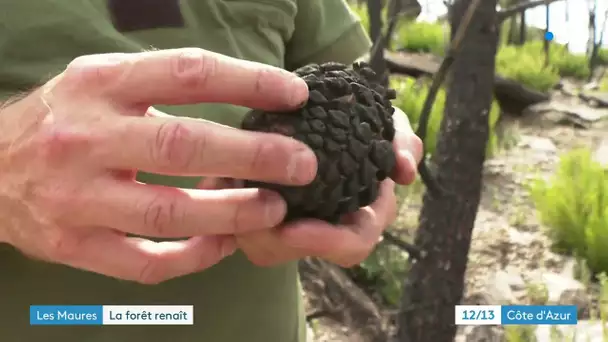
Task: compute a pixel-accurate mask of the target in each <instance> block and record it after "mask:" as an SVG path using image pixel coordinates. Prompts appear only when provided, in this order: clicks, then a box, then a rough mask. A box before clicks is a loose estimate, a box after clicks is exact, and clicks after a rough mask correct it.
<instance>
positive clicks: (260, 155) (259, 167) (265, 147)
mask: <svg viewBox="0 0 608 342" xmlns="http://www.w3.org/2000/svg"><path fill="white" fill-rule="evenodd" d="M272 148H273V145H270V144H268V143H266V142H263V141H260V142H259V143H256V144H254V150H253V153H251V154H250V156H251V160H250V161H249V165H248V167H249V169H248V170H247V172H248V173H250V174H253V175H255V174H263V173H264V170H263V169H264V168H267V167H269V166H273V163H270V162H269V161H270V160H271V159H272V158H267V156H269V155H270V154H271V153H269V151H270V149H272ZM278 155H280V154H278V153H277V154H275V156H278ZM264 161H268V162H267V163H266V162H264Z"/></svg>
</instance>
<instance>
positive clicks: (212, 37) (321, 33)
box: [0, 0, 370, 342]
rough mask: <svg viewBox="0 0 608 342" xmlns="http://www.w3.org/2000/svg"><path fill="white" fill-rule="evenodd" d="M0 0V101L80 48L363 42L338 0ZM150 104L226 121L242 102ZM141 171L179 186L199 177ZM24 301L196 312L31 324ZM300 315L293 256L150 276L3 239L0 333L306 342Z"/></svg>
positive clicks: (316, 51)
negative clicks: (182, 316) (34, 256)
mask: <svg viewBox="0 0 608 342" xmlns="http://www.w3.org/2000/svg"><path fill="white" fill-rule="evenodd" d="M0 6H1V8H2V11H0V25H1V27H2V29H1V30H0V101H2V100H5V99H6V98H7V97H9V96H11V95H14V94H16V93H17V92H19V91H26V90H29V89H31V88H32V87H35V86H37V85H40V84H41V83H43V82H44V81H45V80H48V79H49V78H50V77H51V76H52V75H54V74H57V73H58V72H61V71H62V70H63V69H64V68H65V66H66V64H67V63H69V62H70V61H71V60H72V59H73V58H75V57H77V56H79V55H85V54H95V53H108V52H137V51H142V50H145V49H152V48H155V49H167V48H177V47H201V48H204V49H207V50H212V51H216V52H219V53H223V54H226V55H230V56H234V57H238V58H243V59H248V60H254V61H258V62H263V63H267V64H271V65H275V66H278V67H283V68H286V69H290V70H293V69H294V68H296V67H299V66H302V65H304V64H307V63H310V62H323V61H330V60H333V61H340V62H345V63H349V62H352V61H353V60H354V59H355V58H357V57H359V56H361V55H363V54H364V53H365V52H366V51H367V50H368V49H369V47H370V44H369V40H368V38H367V36H366V34H365V32H364V31H363V30H362V27H361V26H360V24H359V22H358V19H357V18H356V17H355V16H354V15H353V14H352V13H351V12H350V11H349V10H348V8H347V6H346V2H345V1H344V0H250V1H237V0H182V1H179V0H147V1H143V0H139V1H136V0H69V1H68V0H0ZM158 108H159V109H161V110H165V111H167V112H168V113H170V114H173V115H181V116H191V117H200V118H206V119H209V120H213V121H217V122H221V123H223V124H227V125H232V126H235V125H238V123H239V121H240V120H241V117H242V115H243V114H244V112H245V111H246V110H247V109H246V108H242V107H236V106H231V105H217V104H213V105H211V104H196V105H188V106H175V107H166V106H165V107H158ZM83 110H86V108H83ZM139 179H140V180H142V181H145V182H148V183H157V184H166V185H172V186H180V187H193V186H194V185H195V184H196V182H197V181H198V179H196V178H177V177H165V176H160V175H151V174H141V175H139ZM33 304H56V305H68V304H99V305H102V304H106V305H109V304H133V305H135V304H143V305H145V304H181V305H194V322H195V324H194V325H193V326H83V327H68V326H51V327H45V326H35V327H32V326H29V321H28V319H29V306H30V305H33ZM304 327H305V324H304V314H303V308H302V304H301V293H300V287H299V283H298V274H297V264H296V263H295V262H293V263H289V264H286V265H281V266H277V267H268V268H260V267H255V266H254V265H252V264H251V263H249V262H248V261H247V259H246V258H245V257H244V255H243V254H241V253H239V252H237V253H235V254H234V255H233V256H231V257H229V258H227V259H225V260H224V261H222V262H221V263H220V264H218V265H216V266H214V267H212V268H211V269H208V270H206V271H203V272H200V273H197V274H192V275H189V276H185V277H181V278H178V279H174V280H171V281H167V282H164V283H161V284H159V285H154V286H148V285H140V284H136V283H131V282H126V281H119V280H115V279H112V278H107V277H104V276H101V275H97V274H93V273H89V272H84V271H79V270H75V269H72V268H69V267H65V266H61V265H54V264H49V263H44V262H39V261H33V260H31V259H28V258H26V257H24V256H22V255H21V254H20V253H19V252H17V251H15V250H14V249H12V248H11V247H10V246H7V245H0V341H2V342H38V341H53V342H68V341H77V342H101V341H103V342H137V341H142V342H156V341H158V342H161V341H162V342H166V341H171V342H182V341H188V342H189V341H200V342H241V341H243V342H304V341H305V329H304Z"/></svg>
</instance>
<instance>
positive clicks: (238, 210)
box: [229, 203, 247, 234]
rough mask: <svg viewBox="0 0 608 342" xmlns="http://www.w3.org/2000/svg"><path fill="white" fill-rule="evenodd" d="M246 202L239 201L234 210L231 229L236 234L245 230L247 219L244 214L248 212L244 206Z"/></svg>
mask: <svg viewBox="0 0 608 342" xmlns="http://www.w3.org/2000/svg"><path fill="white" fill-rule="evenodd" d="M244 206H245V204H243V203H239V204H237V205H236V206H235V208H234V211H233V214H232V215H233V216H232V222H231V227H229V230H230V231H232V232H234V234H238V233H240V232H244V231H245V226H246V225H247V222H244V221H246V220H245V219H246V217H245V216H246V215H244V213H245V212H246V210H245V208H244Z"/></svg>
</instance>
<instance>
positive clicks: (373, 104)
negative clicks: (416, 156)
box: [242, 62, 396, 223]
mask: <svg viewBox="0 0 608 342" xmlns="http://www.w3.org/2000/svg"><path fill="white" fill-rule="evenodd" d="M294 73H295V74H296V75H298V76H300V77H302V78H303V79H304V80H305V81H306V83H307V84H308V88H309V99H308V101H307V103H306V104H305V106H304V107H302V108H300V109H297V110H294V111H288V112H278V113H277V112H265V111H261V110H252V111H250V112H248V113H247V115H246V116H245V118H244V120H243V122H242V129H244V130H250V131H260V132H271V133H279V134H283V135H286V136H290V137H293V138H295V139H297V140H299V141H302V142H304V143H305V144H307V145H308V146H310V147H311V148H312V150H313V151H314V152H315V154H316V157H317V161H318V169H317V170H318V171H317V175H316V177H315V179H314V181H313V182H311V183H309V184H307V185H305V186H285V185H278V184H268V183H262V182H257V181H245V186H246V187H259V188H266V189H271V190H274V191H276V192H278V193H279V194H280V195H281V196H283V198H284V199H285V201H286V202H287V215H286V220H285V221H290V220H294V219H299V218H316V219H321V220H324V221H327V222H330V223H338V222H339V221H340V218H341V216H342V215H344V214H347V213H352V212H355V211H357V210H358V209H359V208H361V207H365V206H367V205H369V204H371V203H372V202H373V201H374V200H375V199H376V198H377V196H378V189H379V184H380V182H381V181H383V180H384V179H385V178H387V177H388V176H389V175H390V174H391V172H392V170H393V167H394V166H395V163H396V158H395V154H394V151H393V146H392V141H393V138H394V136H395V128H394V125H393V117H392V115H393V113H394V111H395V109H394V108H393V107H392V103H391V100H393V99H395V91H394V90H392V89H386V88H385V87H383V86H382V85H380V84H378V83H376V82H375V79H376V74H375V73H374V71H372V69H371V68H370V67H369V65H368V64H367V63H363V62H358V63H354V64H353V65H350V66H347V65H344V64H339V63H333V62H331V63H325V64H321V65H318V64H311V65H307V66H304V67H302V68H300V69H297V70H295V71H294Z"/></svg>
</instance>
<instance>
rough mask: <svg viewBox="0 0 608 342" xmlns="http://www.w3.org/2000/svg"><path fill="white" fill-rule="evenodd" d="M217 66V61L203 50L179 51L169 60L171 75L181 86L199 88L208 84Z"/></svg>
mask: <svg viewBox="0 0 608 342" xmlns="http://www.w3.org/2000/svg"><path fill="white" fill-rule="evenodd" d="M217 64H218V62H217V59H216V58H215V57H214V56H213V55H211V54H209V53H208V52H207V51H205V50H203V49H199V48H186V49H181V51H180V53H179V54H177V55H176V56H174V57H172V58H171V63H170V65H171V75H172V78H173V79H174V80H175V81H176V82H177V83H178V84H180V85H182V86H185V87H192V88H201V87H205V86H206V85H207V84H209V80H210V79H211V78H212V77H213V75H215V73H216V72H217Z"/></svg>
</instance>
